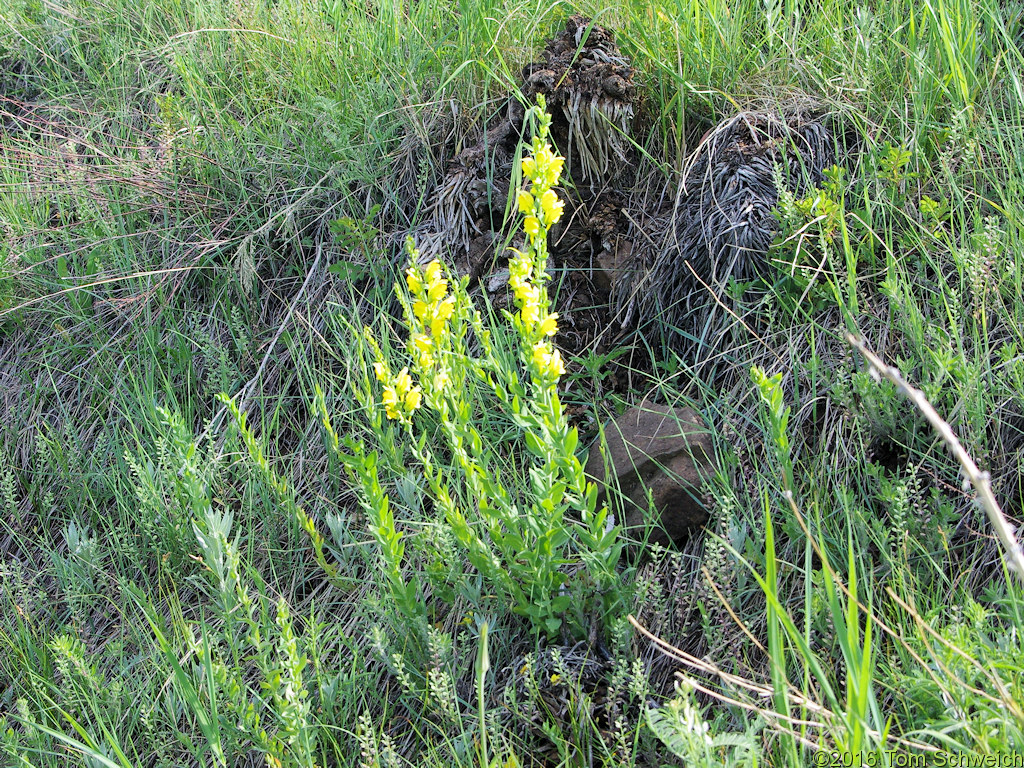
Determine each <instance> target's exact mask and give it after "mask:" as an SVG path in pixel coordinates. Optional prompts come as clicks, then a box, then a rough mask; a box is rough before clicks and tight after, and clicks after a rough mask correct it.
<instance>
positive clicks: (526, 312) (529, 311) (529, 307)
mask: <svg viewBox="0 0 1024 768" xmlns="http://www.w3.org/2000/svg"><path fill="white" fill-rule="evenodd" d="M519 316H520V317H521V318H522V320H523V325H525V326H526V328H527V331H529V330H530V329H531V328H533V326H534V325H536V324H537V320H538V319H539V318H540V307H538V306H537V304H536V302H532V301H531V302H526V303H524V304H523V309H522V311H521V312H520V313H519Z"/></svg>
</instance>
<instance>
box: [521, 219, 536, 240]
mask: <svg viewBox="0 0 1024 768" xmlns="http://www.w3.org/2000/svg"><path fill="white" fill-rule="evenodd" d="M523 229H525V230H526V234H528V235H529V236H530V237H536V236H537V234H538V233H539V232H540V220H539V219H538V218H537V217H536V216H527V217H526V219H525V221H523Z"/></svg>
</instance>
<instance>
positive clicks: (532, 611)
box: [322, 101, 621, 636]
mask: <svg viewBox="0 0 1024 768" xmlns="http://www.w3.org/2000/svg"><path fill="white" fill-rule="evenodd" d="M531 114H532V116H533V117H535V118H536V121H537V125H538V128H539V129H538V131H537V133H536V135H535V136H534V138H533V139H532V142H531V146H530V152H529V153H528V154H527V156H526V157H525V158H524V159H523V160H522V171H523V177H524V188H523V189H522V190H520V191H519V193H518V195H517V198H516V203H517V207H518V211H519V212H520V213H521V214H522V215H523V217H524V218H523V230H524V231H525V234H526V238H525V242H524V245H523V248H522V250H513V257H512V259H511V260H510V262H509V285H510V287H511V289H512V292H513V295H514V298H515V305H516V308H517V311H516V312H515V313H509V312H506V313H505V314H506V316H507V318H508V319H509V320H510V321H511V326H512V334H511V338H512V339H514V346H517V347H518V353H517V354H515V355H511V356H510V355H509V354H508V353H507V352H506V353H504V354H502V353H501V351H500V350H498V349H496V345H495V344H493V343H492V342H493V339H492V333H493V332H494V331H493V329H492V328H491V327H490V326H489V324H488V323H485V322H484V320H483V318H482V316H481V314H480V312H478V311H477V310H476V309H475V308H474V307H473V304H472V301H471V300H470V297H469V295H468V292H467V285H468V279H463V280H461V281H455V280H453V279H452V278H451V276H450V274H449V272H448V271H447V269H446V268H445V267H444V266H443V265H442V264H441V263H440V262H439V261H436V260H435V261H431V262H430V263H429V264H427V265H426V266H425V267H421V266H420V265H419V263H418V262H419V253H418V252H417V251H416V249H415V246H414V245H413V243H412V241H411V240H410V241H409V242H408V244H407V250H408V254H409V260H410V263H409V266H408V268H407V269H406V271H405V280H404V285H400V286H398V289H397V293H398V298H399V301H400V302H401V304H402V307H403V310H404V324H405V329H404V330H405V331H406V332H407V334H408V336H407V339H406V344H405V355H404V356H402V357H403V360H402V362H401V365H400V367H399V364H397V363H395V362H394V361H393V360H390V359H389V355H388V354H386V353H385V352H384V350H383V347H382V345H381V344H379V343H378V342H377V341H376V340H375V339H374V337H373V335H372V333H371V332H370V331H369V330H368V329H367V330H366V331H365V339H366V341H367V348H368V349H369V350H370V351H371V353H372V356H373V361H372V364H371V367H372V371H373V377H374V378H375V379H376V381H377V382H378V383H379V385H380V395H379V397H378V396H377V395H376V394H375V393H374V389H373V387H371V386H370V385H369V382H367V383H366V384H365V385H364V386H363V387H362V388H361V389H360V399H361V401H362V403H363V406H364V408H365V410H366V413H367V416H368V418H369V421H370V423H371V424H372V425H374V428H375V429H377V430H380V431H381V432H382V433H383V432H386V431H388V430H396V429H397V432H398V434H396V435H395V436H394V439H381V440H380V441H379V443H380V445H381V450H382V451H384V452H385V453H386V454H387V453H390V454H391V455H387V456H386V458H387V459H388V461H387V462H383V463H384V464H389V463H390V466H396V467H398V466H407V465H408V462H407V459H403V458H402V457H403V456H407V455H408V454H406V453H404V451H409V452H411V453H412V454H413V455H414V457H415V459H416V462H417V463H418V465H419V470H420V471H421V472H422V477H423V479H424V481H425V488H426V492H427V493H428V494H429V496H430V497H431V499H432V501H433V504H434V508H435V509H437V510H438V511H439V512H440V513H442V514H443V517H444V521H445V523H446V524H447V525H448V526H450V529H451V531H452V533H453V534H454V538H455V540H456V541H457V542H458V545H459V547H460V548H461V549H462V550H463V551H464V553H465V555H466V558H467V559H468V561H469V562H470V563H471V564H472V566H473V567H474V568H476V570H477V571H478V572H479V573H480V574H481V575H482V576H483V577H484V579H485V580H486V581H487V582H488V586H489V589H490V590H492V591H496V592H498V593H499V594H503V595H504V596H505V598H506V599H507V600H508V601H510V603H511V605H512V607H513V610H514V611H515V612H516V613H518V614H521V615H523V616H526V617H528V618H529V619H530V621H531V622H532V624H533V626H534V628H535V629H536V630H537V631H538V632H543V633H545V634H547V635H548V636H553V635H555V634H557V633H558V632H559V631H560V630H561V629H562V628H563V622H565V621H566V618H567V617H568V623H569V625H570V627H569V628H570V629H571V630H572V631H573V632H574V633H576V634H581V633H582V632H583V631H585V629H586V628H585V627H584V623H585V614H586V613H592V614H593V615H598V614H599V615H601V616H603V617H604V618H605V619H606V620H610V619H611V618H612V616H611V614H612V613H614V612H615V611H616V609H617V608H618V607H620V606H621V601H619V599H618V590H617V588H616V586H617V584H618V580H617V579H616V574H615V565H616V563H617V561H618V557H619V553H620V551H621V544H620V543H619V542H618V529H617V528H615V527H613V526H611V525H607V524H606V523H607V510H606V509H600V510H598V509H597V508H596V507H597V505H596V499H597V489H596V487H595V486H594V485H593V483H589V482H587V480H586V477H585V475H584V473H583V468H582V466H581V464H580V461H579V459H578V458H577V457H576V453H575V451H576V447H577V444H578V434H577V431H576V429H575V428H574V427H570V426H569V423H568V420H567V418H566V415H565V412H564V410H563V407H562V403H561V401H560V399H559V395H558V383H559V380H560V378H561V377H562V375H563V374H564V373H565V362H564V361H563V359H562V356H561V354H560V353H559V351H558V350H557V349H556V348H555V347H554V345H553V343H552V339H553V337H554V335H555V333H556V332H557V330H558V315H557V314H556V313H554V312H552V311H551V306H550V300H549V298H548V290H547V283H548V281H549V276H548V273H547V260H548V250H547V235H548V230H549V229H550V227H551V226H552V225H554V224H555V223H556V222H557V221H558V220H559V219H560V217H561V216H562V209H563V203H562V201H561V200H560V199H559V197H558V194H557V193H556V192H555V189H554V188H555V187H556V185H557V184H558V182H559V179H560V177H561V173H562V167H563V164H564V159H563V158H562V157H560V156H558V155H557V154H556V153H555V152H554V151H552V148H551V145H550V144H549V142H548V130H549V125H550V117H549V116H548V115H547V114H546V112H545V111H544V104H543V101H540V103H539V105H538V107H536V108H534V109H533V110H531ZM506 333H507V331H506ZM397 356H398V355H396V354H392V355H391V357H397ZM516 358H518V359H516ZM406 360H407V362H406ZM396 368H398V372H397V373H395V372H394V370H395V369H396ZM481 391H482V392H489V393H492V394H493V397H489V401H490V403H491V407H489V408H487V407H485V406H484V405H482V404H481V402H480V400H481V397H479V396H478V395H479V393H480V392H481ZM382 409H383V413H384V416H385V418H384V419H381V418H380V413H381V410H382ZM322 416H323V420H324V423H325V426H326V427H327V429H328V431H329V432H330V434H331V437H332V442H333V443H334V444H335V445H337V437H336V436H335V435H334V433H333V430H332V429H331V427H330V420H329V419H328V418H327V414H326V409H323V412H322ZM485 419H486V421H487V422H488V424H489V425H490V426H491V429H488V428H487V427H485V425H484V422H485ZM495 419H500V420H505V421H506V422H507V423H508V426H509V427H512V429H509V430H507V431H506V433H507V434H517V435H521V436H522V441H521V444H519V445H518V446H515V447H513V448H510V446H509V444H508V442H507V441H502V442H503V444H502V445H495V444H494V442H495V441H493V440H488V439H487V438H486V437H485V433H486V434H493V424H494V421H495ZM399 435H400V436H401V437H399ZM400 443H401V446H400V445H399V444H400ZM348 444H349V446H350V447H352V448H353V449H354V453H353V454H352V455H344V454H342V458H343V460H344V461H345V464H346V466H347V467H348V469H349V471H350V473H351V474H352V476H353V477H354V478H355V479H356V480H357V481H358V484H359V485H361V487H362V490H363V505H364V508H366V510H367V512H368V515H369V517H370V519H371V522H372V525H371V528H372V530H373V532H374V534H375V535H376V537H377V540H378V543H379V544H380V549H381V554H382V558H383V563H382V565H383V567H384V569H385V571H386V572H387V573H388V575H389V580H390V582H391V584H392V588H393V592H394V597H395V599H396V603H397V604H398V605H399V607H400V608H402V610H403V611H404V612H406V613H411V614H418V615H422V612H423V610H424V608H425V606H424V605H423V601H424V597H423V591H422V590H420V589H419V588H418V586H417V585H416V584H415V583H414V582H413V581H411V580H410V578H406V577H404V576H403V575H402V574H403V573H404V572H408V571H409V570H410V569H408V568H405V569H404V570H403V563H402V559H403V557H404V548H403V547H402V546H401V545H400V544H399V539H401V537H402V533H400V532H399V531H398V530H397V529H396V526H395V521H394V518H393V516H392V515H391V512H390V508H389V505H388V499H387V496H386V494H384V493H383V491H382V490H381V488H382V484H381V481H380V478H379V471H380V469H379V467H380V466H381V464H382V462H379V461H378V456H377V454H376V453H373V454H370V455H367V454H366V452H365V449H364V448H363V446H362V445H355V444H353V443H352V442H351V441H349V443H348ZM400 448H401V449H402V450H400ZM510 450H511V451H512V453H513V456H514V457H515V458H514V459H513V463H514V465H515V468H514V469H512V468H510V464H509V460H508V455H509V451H510ZM441 456H444V460H442V459H441V458H440V457H441ZM580 566H582V567H580ZM569 573H572V574H573V577H572V581H571V582H570V579H569V576H568V574H569ZM440 592H441V590H433V591H432V593H433V594H435V595H436V594H438V593H440ZM434 599H437V598H434ZM573 611H575V613H573Z"/></svg>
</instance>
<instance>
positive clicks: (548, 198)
mask: <svg viewBox="0 0 1024 768" xmlns="http://www.w3.org/2000/svg"><path fill="white" fill-rule="evenodd" d="M564 206H565V204H564V203H563V202H562V201H561V200H559V199H558V195H556V194H555V191H554V190H552V189H549V190H548V191H547V192H545V193H544V194H543V195H541V198H540V207H541V210H543V211H544V220H545V221H546V222H547V224H548V226H551V225H552V224H554V223H555V222H556V221H558V220H559V219H560V218H562V208H563V207H564Z"/></svg>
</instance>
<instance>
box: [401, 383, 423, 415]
mask: <svg viewBox="0 0 1024 768" xmlns="http://www.w3.org/2000/svg"><path fill="white" fill-rule="evenodd" d="M421 402H423V392H421V391H420V388H419V387H413V388H412V389H410V390H409V391H408V392H406V393H405V410H407V411H408V412H409V413H412V412H413V411H415V410H416V409H417V408H419V407H420V403H421Z"/></svg>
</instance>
